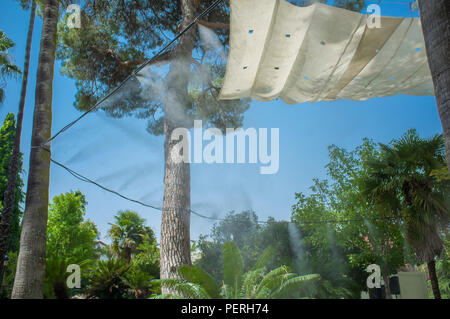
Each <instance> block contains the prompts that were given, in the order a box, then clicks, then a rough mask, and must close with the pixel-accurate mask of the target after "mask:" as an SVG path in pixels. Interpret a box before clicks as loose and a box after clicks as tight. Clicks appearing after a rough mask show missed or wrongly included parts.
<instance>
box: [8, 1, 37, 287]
mask: <svg viewBox="0 0 450 319" xmlns="http://www.w3.org/2000/svg"><path fill="white" fill-rule="evenodd" d="M35 16H36V2H35V1H33V2H32V5H31V16H30V23H29V25H28V35H27V46H26V49H25V63H24V67H23V79H22V89H21V92H20V101H19V111H18V113H17V126H16V135H15V137H14V148H13V151H12V154H11V160H10V162H9V167H8V181H7V182H6V186H5V193H4V195H3V205H4V207H3V213H2V218H1V223H0V274H2V273H3V271H4V269H3V268H4V267H3V266H4V265H3V264H4V260H5V255H6V253H7V252H8V246H9V238H10V229H11V216H12V214H13V210H14V204H15V202H16V182H17V174H18V173H19V160H20V137H21V135H22V122H23V112H24V108H25V98H26V96H27V84H28V72H29V69H30V54H31V42H32V40H33V29H34V20H35ZM2 281H3V276H2V277H0V287H1V286H2Z"/></svg>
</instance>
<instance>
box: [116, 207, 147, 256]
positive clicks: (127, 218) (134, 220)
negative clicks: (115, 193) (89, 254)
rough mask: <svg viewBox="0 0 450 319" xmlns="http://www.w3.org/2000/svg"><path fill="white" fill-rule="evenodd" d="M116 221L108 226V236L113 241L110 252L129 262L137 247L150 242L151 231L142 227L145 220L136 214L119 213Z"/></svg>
mask: <svg viewBox="0 0 450 319" xmlns="http://www.w3.org/2000/svg"><path fill="white" fill-rule="evenodd" d="M114 218H115V219H116V224H110V225H111V228H110V229H109V231H108V236H109V237H110V238H111V239H112V240H113V242H112V247H111V248H112V251H113V252H114V254H115V255H116V256H118V257H120V258H123V259H125V260H126V262H127V263H130V262H131V257H132V256H133V255H134V254H135V253H136V250H137V247H138V246H139V245H140V244H142V243H143V241H144V240H152V239H153V238H150V237H152V236H149V233H150V234H153V231H152V230H151V229H149V228H148V227H145V226H144V222H145V220H144V219H143V218H141V217H139V215H138V214H137V213H136V212H132V211H120V212H119V214H118V215H117V216H114Z"/></svg>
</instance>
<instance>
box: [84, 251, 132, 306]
mask: <svg viewBox="0 0 450 319" xmlns="http://www.w3.org/2000/svg"><path fill="white" fill-rule="evenodd" d="M130 266H131V265H130V264H127V263H126V261H124V260H123V259H119V258H111V259H108V260H98V261H97V263H96V265H95V266H94V267H93V268H92V270H91V271H89V274H88V284H87V285H88V287H87V289H86V294H87V296H88V298H99V299H128V298H129V296H128V294H127V291H126V290H127V289H128V286H127V284H126V283H125V282H124V280H123V277H124V276H125V274H126V273H127V271H128V270H129V269H130Z"/></svg>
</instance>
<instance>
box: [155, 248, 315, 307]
mask: <svg viewBox="0 0 450 319" xmlns="http://www.w3.org/2000/svg"><path fill="white" fill-rule="evenodd" d="M270 251H271V250H270ZM223 259H224V262H223V263H224V264H223V268H224V279H223V282H222V284H221V285H218V284H217V283H216V282H215V280H214V279H213V277H212V276H211V275H210V274H209V273H207V272H206V271H204V270H203V269H201V268H200V267H195V266H182V267H180V268H179V269H178V271H179V273H180V274H181V275H182V276H183V279H180V278H166V279H161V280H160V282H161V283H162V285H163V286H166V287H167V288H168V289H169V290H173V291H177V292H178V293H179V294H180V295H182V296H177V295H174V294H163V295H159V296H155V298H182V297H185V298H193V299H211V298H214V299H218V298H224V299H237V298H242V299H243V298H245V299H272V298H285V297H288V296H290V294H291V293H292V292H294V291H295V292H297V293H301V292H302V288H304V285H305V284H307V283H310V282H312V281H313V280H315V279H318V278H320V276H319V275H316V274H313V275H305V276H298V275H297V274H295V273H292V272H291V271H290V269H289V267H287V266H281V267H278V268H276V269H274V270H272V271H269V272H266V269H265V267H264V266H263V264H264V263H266V262H267V253H264V254H263V256H262V257H261V258H260V260H259V261H258V262H257V263H256V264H255V266H254V267H253V268H252V269H251V270H250V271H248V272H246V273H243V268H244V266H243V259H242V255H241V252H240V251H239V248H238V246H237V245H236V244H235V243H234V242H227V243H225V244H224V246H223Z"/></svg>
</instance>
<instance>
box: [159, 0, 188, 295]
mask: <svg viewBox="0 0 450 319" xmlns="http://www.w3.org/2000/svg"><path fill="white" fill-rule="evenodd" d="M180 4H181V11H182V16H183V20H182V23H181V26H180V28H181V29H184V28H185V27H186V26H187V25H188V24H189V23H190V22H191V21H193V20H194V18H195V6H194V0H181V1H180ZM194 41H195V30H194V29H193V28H192V29H191V30H190V31H188V32H187V33H185V34H184V36H183V37H182V38H181V40H180V42H179V43H178V45H177V47H176V48H175V52H174V60H173V61H172V63H171V66H170V70H169V74H168V76H167V85H168V87H167V96H166V101H165V106H164V111H165V118H164V135H165V144H164V151H165V171H164V204H163V205H164V208H163V214H162V221H161V249H160V254H161V260H160V268H161V278H162V279H165V278H179V274H178V271H177V269H178V267H180V266H183V265H191V252H190V207H191V204H190V164H189V163H183V162H182V163H175V162H174V161H173V160H172V157H171V155H170V154H171V151H172V149H173V147H174V145H175V144H176V143H177V141H172V140H171V135H172V132H173V130H174V129H175V128H177V127H186V126H187V125H186V124H187V123H186V121H185V114H186V106H187V103H188V96H187V87H188V83H189V73H190V65H191V59H192V50H193V48H194ZM162 292H163V293H176V292H175V291H171V290H170V289H167V288H165V287H163V288H162Z"/></svg>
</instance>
